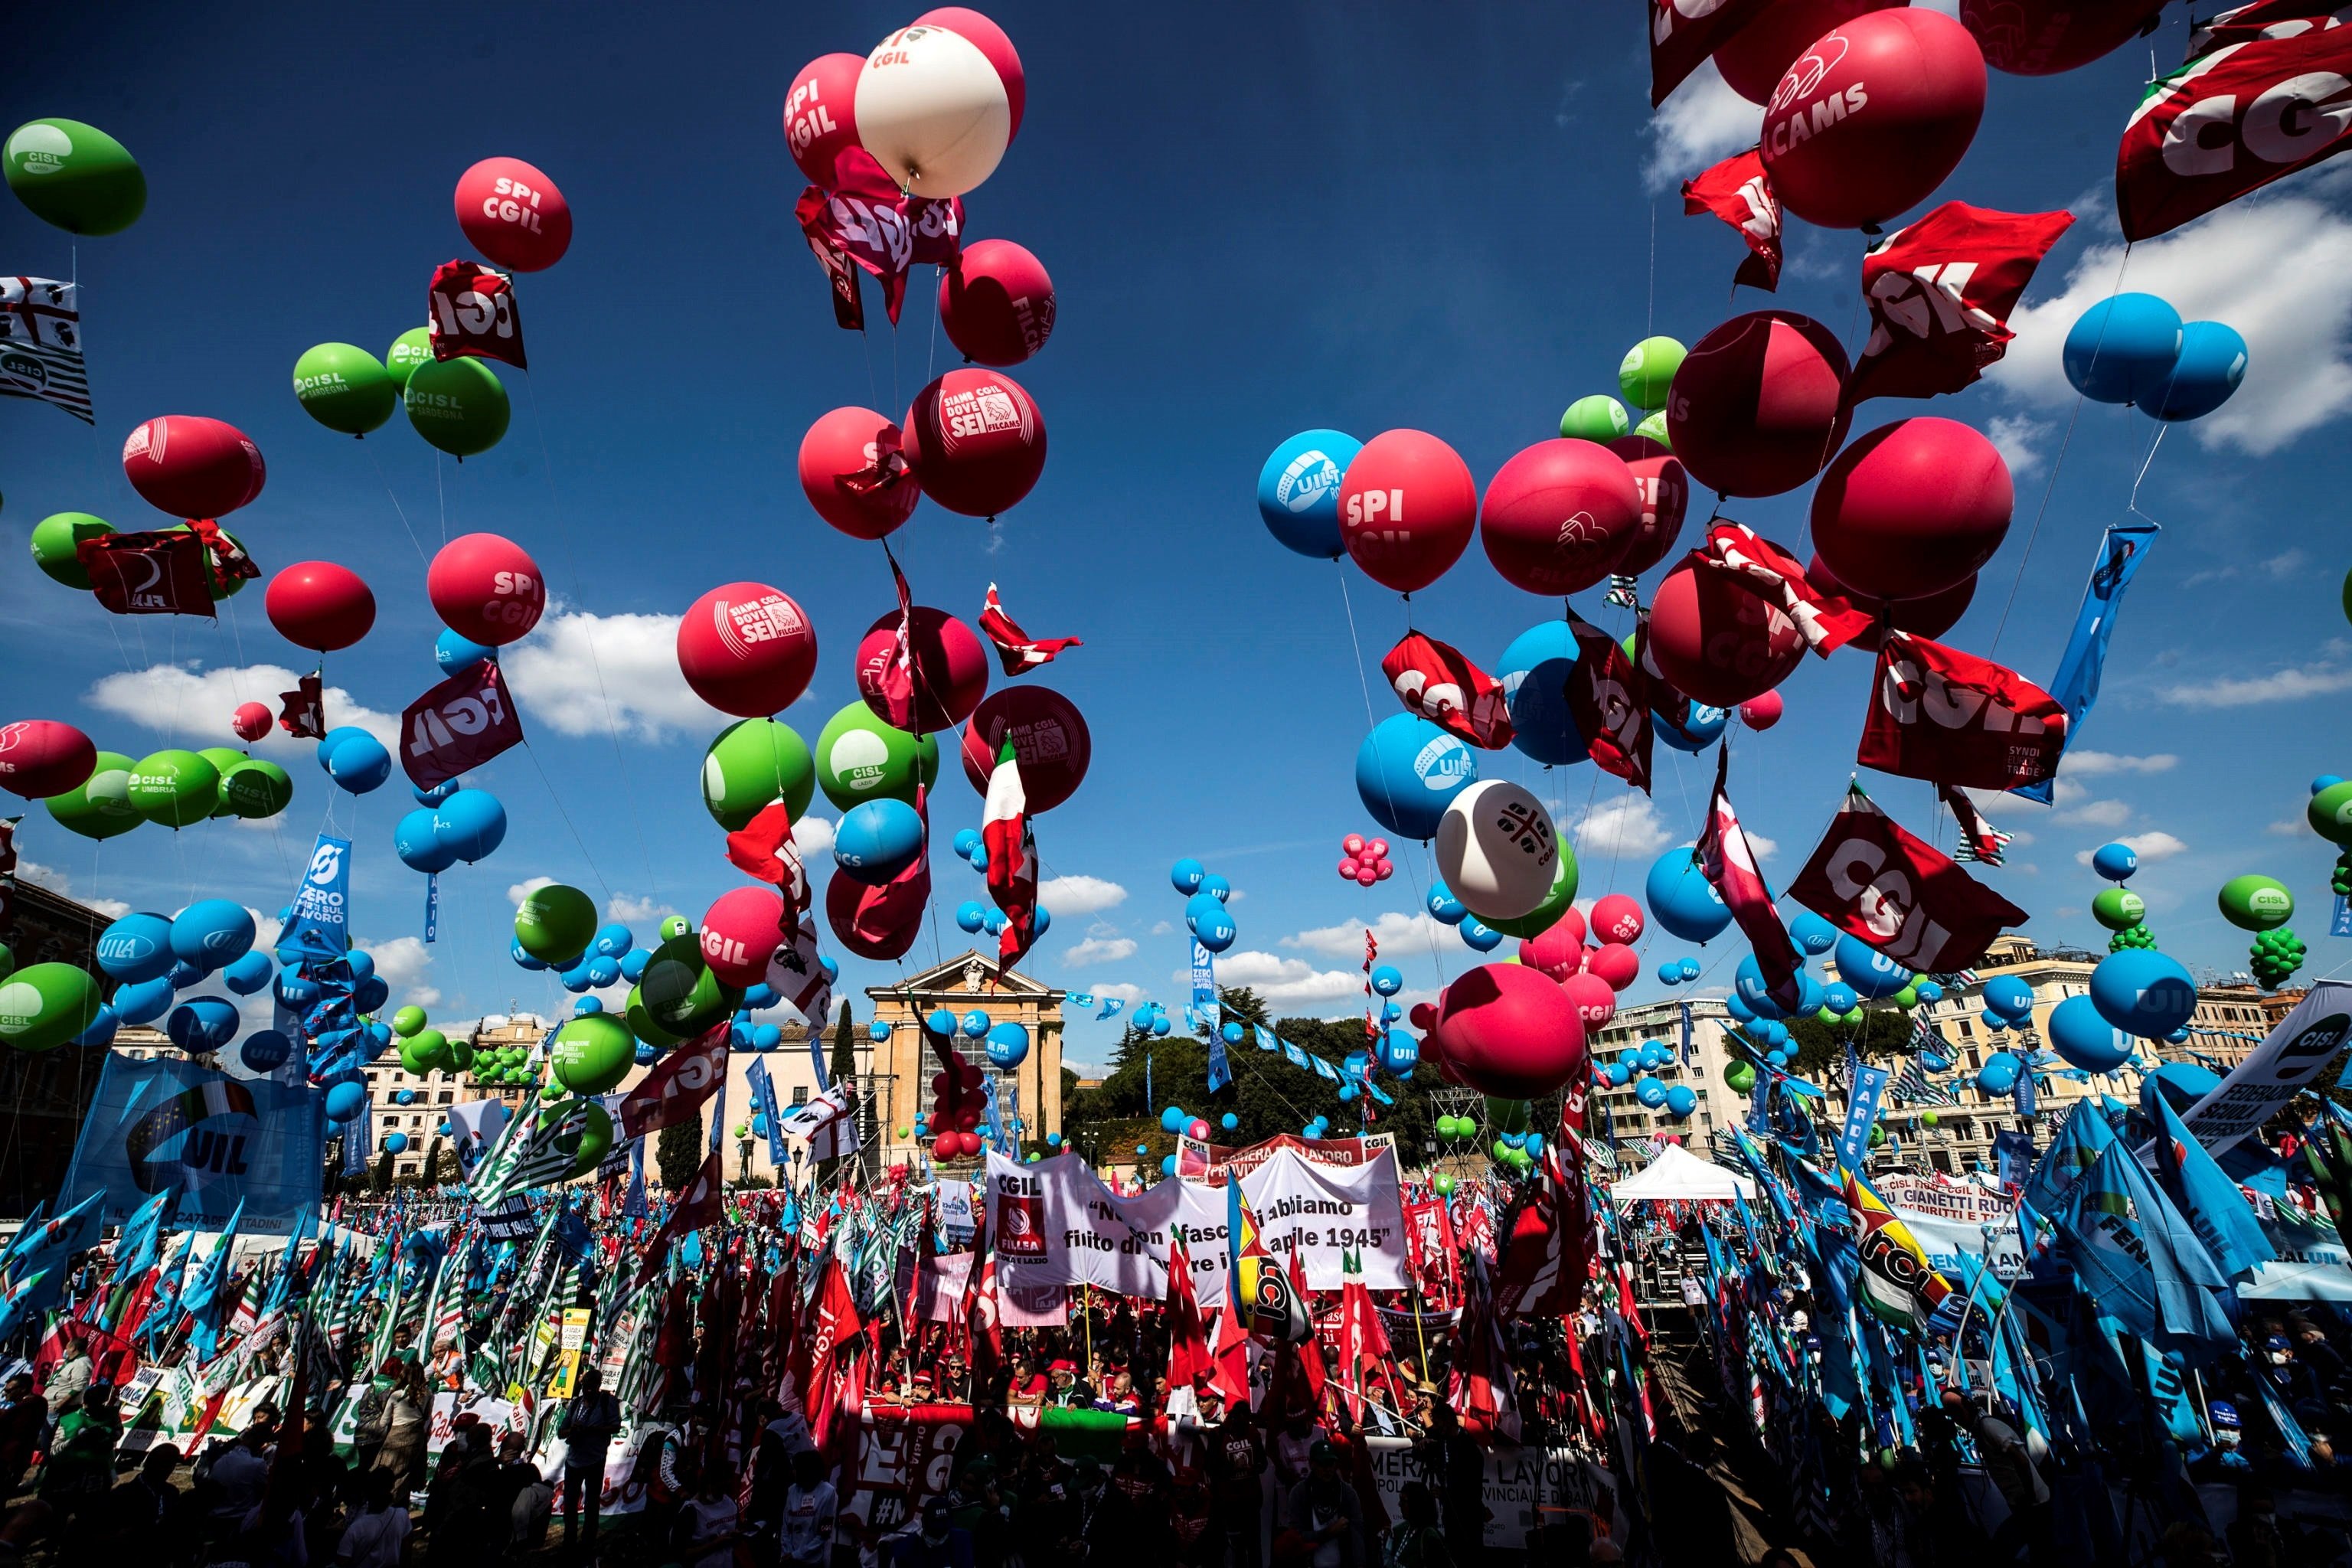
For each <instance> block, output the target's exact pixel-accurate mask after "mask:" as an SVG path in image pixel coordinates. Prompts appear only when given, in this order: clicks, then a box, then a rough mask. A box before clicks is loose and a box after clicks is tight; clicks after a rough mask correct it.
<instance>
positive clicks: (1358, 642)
mask: <svg viewBox="0 0 2352 1568" xmlns="http://www.w3.org/2000/svg"><path fill="white" fill-rule="evenodd" d="M1332 564H1333V565H1334V566H1335V567H1337V568H1338V570H1339V605H1340V607H1341V608H1342V609H1343V610H1344V611H1345V612H1346V613H1347V616H1348V641H1349V644H1350V646H1352V647H1354V648H1355V650H1356V682H1357V684H1358V685H1360V686H1361V687H1362V688H1363V689H1364V722H1365V723H1366V724H1368V725H1375V726H1376V725H1378V724H1379V723H1380V720H1379V719H1378V718H1377V717H1375V716H1374V714H1373V712H1372V683H1371V679H1370V677H1368V676H1367V675H1365V674H1364V643H1363V639H1362V638H1361V637H1358V636H1357V635H1356V604H1355V600H1354V599H1353V598H1351V597H1350V596H1349V593H1348V569H1347V567H1346V566H1344V565H1341V564H1340V563H1338V562H1336V561H1335V562H1333V563H1332Z"/></svg>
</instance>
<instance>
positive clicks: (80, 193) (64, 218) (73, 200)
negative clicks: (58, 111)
mask: <svg viewBox="0 0 2352 1568" xmlns="http://www.w3.org/2000/svg"><path fill="white" fill-rule="evenodd" d="M5 156H6V159H7V165H8V188H9V189H10V190H12V191H14V192H16V199H17V200H18V201H20V202H23V203H24V204H25V205H26V207H27V208H29V209H30V210H31V212H32V214H33V216H35V217H37V218H39V219H41V220H42V221H43V222H44V223H52V224H55V225H57V226H58V227H59V228H61V229H64V230H65V231H66V232H67V233H68V234H120V233H121V232H122V231H123V230H124V229H126V228H129V227H130V226H131V225H132V224H134V223H137V222H138V221H139V215H140V214H141V213H142V212H144V211H145V210H146V209H147V176H146V175H145V174H142V173H140V170H139V160H138V159H136V158H133V157H132V156H131V150H130V149H129V148H127V147H125V146H123V144H122V143H121V142H117V141H116V140H115V139H114V138H113V137H111V136H109V135H108V134H107V133H106V132H103V131H100V129H99V128H98V127H96V126H95V125H84V124H83V123H82V122H81V121H79V120H30V121H26V122H25V123H24V124H22V125H19V126H18V127H16V130H15V131H13V132H10V133H9V136H8V145H7V151H6V153H5Z"/></svg>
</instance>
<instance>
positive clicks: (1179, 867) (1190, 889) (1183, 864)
mask: <svg viewBox="0 0 2352 1568" xmlns="http://www.w3.org/2000/svg"><path fill="white" fill-rule="evenodd" d="M1207 876H1208V873H1207V872H1206V871H1205V870H1203V869H1202V866H1201V863H1200V862H1199V861H1198V860H1195V859H1193V858H1192V857H1191V856H1190V855H1187V856H1185V857H1184V858H1182V859H1181V860H1179V861H1177V862H1176V864H1175V865H1173V866H1171V867H1170V868H1169V870H1168V881H1169V884H1170V885H1171V887H1173V888H1174V889H1176V890H1177V891H1178V892H1180V893H1182V894H1184V895H1185V896H1187V897H1188V898H1189V897H1190V896H1191V895H1192V894H1194V893H1197V892H1199V891H1200V890H1201V883H1202V879H1205V878H1206V877H1207Z"/></svg>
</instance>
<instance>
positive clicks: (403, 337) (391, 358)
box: [383, 327, 433, 392]
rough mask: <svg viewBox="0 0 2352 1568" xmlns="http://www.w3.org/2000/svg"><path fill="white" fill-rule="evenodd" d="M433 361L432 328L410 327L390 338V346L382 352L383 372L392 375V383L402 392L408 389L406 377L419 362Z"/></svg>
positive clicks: (427, 362) (428, 362)
mask: <svg viewBox="0 0 2352 1568" xmlns="http://www.w3.org/2000/svg"><path fill="white" fill-rule="evenodd" d="M432 362H433V329H432V328H430V327H411V328H409V329H408V331H404V332H403V333H401V334H400V336H398V337H396V338H394V339H393V340H392V347H390V348H388V349H386V350H385V351H384V353H383V374H386V375H388V376H390V377H392V384H393V385H394V386H396V387H398V388H399V389H400V390H402V391H403V392H405V391H407V390H408V377H409V375H410V374H411V373H413V372H414V371H415V369H416V367H417V366H418V365H420V364H430V363H432Z"/></svg>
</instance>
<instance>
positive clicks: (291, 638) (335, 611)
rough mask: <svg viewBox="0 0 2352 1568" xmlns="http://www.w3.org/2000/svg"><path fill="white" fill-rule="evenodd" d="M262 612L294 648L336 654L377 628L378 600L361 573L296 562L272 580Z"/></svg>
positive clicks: (321, 563)
mask: <svg viewBox="0 0 2352 1568" xmlns="http://www.w3.org/2000/svg"><path fill="white" fill-rule="evenodd" d="M261 607H262V608H263V610H265V611H266V612H268V616H269V624H270V625H271V626H276V627H277V628H278V636H279V637H284V638H285V639H286V640H287V641H288V642H290V643H292V644H293V645H294V646H295V647H307V648H310V649H311V650H313V651H314V652H318V653H332V652H334V651H335V650H336V649H337V648H343V647H351V646H352V644H353V643H355V642H357V641H359V640H360V638H362V637H365V636H367V635H368V628H369V627H371V626H374V625H375V595H374V594H373V593H371V592H370V591H369V589H368V585H367V584H365V583H362V582H361V581H360V576H359V574H358V573H356V572H354V571H352V569H351V568H350V567H348V566H338V565H336V564H335V563H333V562H331V561H297V562H296V563H294V564H293V565H291V566H289V567H287V568H286V569H285V570H284V571H282V572H280V573H278V575H277V576H275V577H272V578H271V579H270V580H269V589H268V592H267V593H266V594H264V595H262V599H261Z"/></svg>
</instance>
